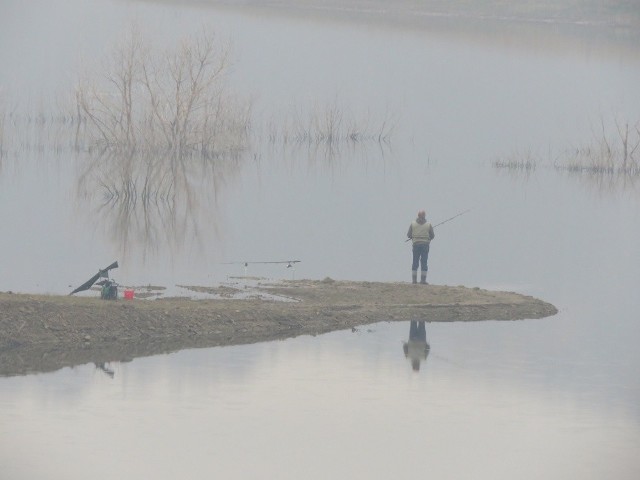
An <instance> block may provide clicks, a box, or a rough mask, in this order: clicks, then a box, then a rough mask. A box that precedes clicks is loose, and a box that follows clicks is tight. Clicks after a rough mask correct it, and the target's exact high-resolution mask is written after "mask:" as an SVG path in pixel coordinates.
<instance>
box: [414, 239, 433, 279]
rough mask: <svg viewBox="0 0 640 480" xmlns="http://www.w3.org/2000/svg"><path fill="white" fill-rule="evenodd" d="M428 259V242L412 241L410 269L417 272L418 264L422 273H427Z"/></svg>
mask: <svg viewBox="0 0 640 480" xmlns="http://www.w3.org/2000/svg"><path fill="white" fill-rule="evenodd" d="M428 259H429V244H428V243H414V244H413V263H412V265H411V271H412V272H415V273H418V266H420V270H421V271H422V273H427V270H428V269H429V267H428V266H427V260H428Z"/></svg>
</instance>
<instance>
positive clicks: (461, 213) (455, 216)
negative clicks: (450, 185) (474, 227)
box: [405, 208, 471, 242]
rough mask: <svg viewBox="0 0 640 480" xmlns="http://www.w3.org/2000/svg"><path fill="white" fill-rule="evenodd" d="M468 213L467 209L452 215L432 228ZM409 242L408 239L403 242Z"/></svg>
mask: <svg viewBox="0 0 640 480" xmlns="http://www.w3.org/2000/svg"><path fill="white" fill-rule="evenodd" d="M470 211H471V209H470V208H469V209H467V210H465V211H464V212H460V213H458V214H456V215H454V216H453V217H449V218H447V219H446V220H443V221H442V222H440V223H436V224H435V225H433V228H436V227H439V226H440V225H443V224H445V223H447V222H450V221H451V220H453V219H454V218H458V217H459V216H460V215H464V214H465V213H468V212H470ZM409 240H411V239H410V238H407V239H406V240H405V242H408V241H409Z"/></svg>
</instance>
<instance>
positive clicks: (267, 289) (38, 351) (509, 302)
mask: <svg viewBox="0 0 640 480" xmlns="http://www.w3.org/2000/svg"><path fill="white" fill-rule="evenodd" d="M198 288H200V290H201V291H205V290H207V288H206V287H198ZM257 288H258V289H259V290H260V292H261V293H267V294H268V295H275V296H279V297H280V298H285V299H289V300H292V301H276V300H265V299H264V297H259V296H256V298H243V299H236V298H226V299H216V300H192V299H189V298H165V299H157V300H141V299H133V300H122V299H119V300H116V301H107V300H100V299H99V298H88V297H76V296H40V295H25V294H12V293H0V376H9V375H22V374H26V373H33V372H46V371H53V370H57V369H59V368H62V367H66V366H73V365H79V364H85V363H90V362H94V363H97V364H100V363H104V362H111V361H128V360H131V359H133V358H135V357H141V356H149V355H154V354H161V353H167V352H172V351H177V350H180V349H185V348H199V347H213V346H223V345H239V344H247V343H255V342H262V341H269V340H280V339H286V338H290V337H295V336H298V335H318V334H321V333H326V332H330V331H334V330H342V329H351V328H354V327H358V326H361V325H366V324H371V323H375V322H381V321H407V320H426V321H428V322H450V321H479V320H521V319H535V318H542V317H547V316H550V315H554V314H555V313H557V310H556V308H555V307H554V306H553V305H551V304H549V303H546V302H543V301H541V300H538V299H535V298H533V297H529V296H524V295H520V294H517V293H512V292H498V291H488V290H482V289H478V288H465V287H450V286H440V285H427V286H424V285H411V284H408V283H372V282H347V281H334V280H331V279H325V280H323V281H310V280H297V281H289V282H283V283H278V284H264V285H260V286H259V287H257ZM194 290H197V289H196V288H194ZM212 290H213V289H212Z"/></svg>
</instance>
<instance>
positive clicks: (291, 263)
mask: <svg viewBox="0 0 640 480" xmlns="http://www.w3.org/2000/svg"><path fill="white" fill-rule="evenodd" d="M300 262H301V260H279V261H275V262H223V263H221V265H244V266H245V267H248V266H249V265H252V264H257V263H286V264H287V268H291V267H293V264H294V263H300Z"/></svg>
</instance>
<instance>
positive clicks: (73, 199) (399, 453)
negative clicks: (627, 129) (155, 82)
mask: <svg viewBox="0 0 640 480" xmlns="http://www.w3.org/2000/svg"><path fill="white" fill-rule="evenodd" d="M30 5H31V4H30ZM0 12H1V14H0V64H2V65H3V68H2V69H0V88H1V89H0V95H1V97H0V101H2V102H4V103H3V104H2V103H0V105H4V107H3V108H4V112H5V120H4V137H3V139H4V140H3V142H4V143H3V149H4V153H3V156H2V157H1V159H0V218H1V219H2V224H3V229H2V235H1V236H0V247H1V251H2V253H1V254H0V290H2V291H6V290H13V291H22V292H38V293H57V294H64V293H67V292H68V291H69V286H70V285H73V286H75V285H77V284H78V283H79V282H82V281H84V280H85V279H86V278H85V277H88V276H90V275H91V274H92V273H93V272H94V271H95V270H96V269H97V268H98V267H100V266H105V265H107V264H108V263H110V262H112V261H113V260H116V259H117V260H119V262H120V265H121V267H120V268H119V269H118V270H117V271H115V272H114V277H115V278H116V279H117V280H118V281H120V282H121V283H127V284H149V283H152V284H160V285H168V286H170V285H176V284H204V285H210V284H214V283H216V282H220V281H225V280H226V279H227V277H228V276H232V275H238V274H242V273H243V270H242V267H241V266H237V265H222V263H223V262H229V261H245V260H280V259H293V258H296V259H300V260H301V263H300V264H298V266H297V269H296V272H295V275H296V276H297V277H298V278H301V277H305V278H316V279H321V278H324V277H326V276H330V277H333V278H337V279H355V280H375V281H406V280H408V278H409V273H410V272H409V270H410V264H409V263H410V258H409V250H408V247H407V244H405V243H404V234H405V232H406V229H407V226H408V224H409V222H410V221H411V220H412V218H413V217H414V215H415V212H416V211H417V210H418V209H420V208H425V209H426V210H427V214H428V216H429V217H430V219H431V220H432V221H434V222H435V223H437V222H438V221H441V220H443V219H445V218H448V217H450V216H453V215H455V214H456V213H458V212H460V211H462V210H465V209H468V208H472V211H471V212H470V213H468V214H466V215H465V216H463V217H460V218H459V219H456V220H455V221H452V222H450V223H447V224H446V225H443V226H441V227H438V228H437V229H436V239H435V241H434V243H433V245H432V250H431V259H430V274H429V275H430V279H431V281H432V282H433V283H439V284H449V285H467V286H480V287H483V288H496V289H507V290H513V291H517V292H521V293H525V294H528V295H534V296H536V297H539V298H543V299H545V300H547V301H550V302H552V303H553V304H554V305H556V306H557V307H558V308H559V310H560V313H559V314H558V315H556V316H554V317H552V318H548V319H543V320H534V321H519V322H481V323H465V324H439V323H428V324H427V326H426V332H427V340H428V342H429V344H430V346H431V348H430V351H429V355H428V357H427V358H426V360H423V361H422V363H421V367H420V370H419V371H418V372H416V371H413V370H412V368H411V364H410V362H409V360H408V359H407V358H405V355H404V352H403V348H402V347H403V342H406V341H407V339H408V336H409V325H408V324H405V323H382V324H376V325H371V326H368V327H362V328H360V329H359V330H358V331H357V332H351V331H348V332H334V333H331V334H328V335H323V336H319V337H301V338H296V339H290V340H287V341H282V342H274V343H265V344H256V345H247V346H238V347H227V348H214V349H203V350H188V351H182V352H177V353H174V354H170V355H159V356H155V357H149V358H140V359H135V360H133V361H130V362H126V363H123V362H118V361H117V360H119V359H114V361H113V362H112V363H110V364H107V365H104V366H102V367H104V369H101V368H98V366H96V365H84V366H77V367H75V368H67V369H63V370H61V371H58V372H54V373H50V374H36V375H30V376H26V377H12V378H3V379H0V472H1V474H0V478H2V479H4V478H7V479H9V480H17V479H31V478H41V479H47V480H48V479H65V480H67V479H84V478H87V477H92V478H96V479H111V478H122V479H134V478H152V477H153V478H167V479H169V478H176V477H177V476H184V477H187V478H194V479H195V478H211V477H214V476H217V477H230V478H259V477H260V478H265V477H268V478H283V479H285V478H299V477H305V478H328V477H334V478H362V477H369V478H380V479H382V478H389V477H391V476H397V475H402V476H407V475H415V474H416V472H427V473H428V474H431V475H433V476H434V477H436V478H455V479H459V478H486V479H496V478H500V479H511V478H531V479H534V478H535V479H539V478H548V479H565V478H584V479H590V478H592V479H600V478H605V477H606V478H616V479H635V478H638V477H639V476H640V460H638V457H637V452H638V450H639V449H640V408H639V407H638V405H640V376H639V375H638V371H640V353H638V349H637V344H638V340H639V339H640V323H639V322H638V320H637V318H638V312H639V311H640V300H639V299H638V296H637V294H636V290H637V286H638V285H640V269H639V268H638V266H639V265H640V254H638V249H637V241H636V239H637V238H638V235H640V206H639V205H640V203H639V199H640V192H638V187H637V186H634V185H629V184H628V183H627V184H626V185H622V184H620V183H617V184H614V185H613V186H612V187H611V186H609V187H607V186H603V185H598V184H597V182H594V181H593V179H589V178H575V177H571V176H567V175H562V174H560V173H558V172H556V171H554V169H553V168H552V167H551V166H550V165H551V163H552V161H553V159H554V158H555V157H556V156H557V155H560V154H562V153H563V152H565V151H567V150H568V149H571V148H577V147H578V146H581V145H584V144H585V143H588V142H589V141H590V140H591V139H592V138H593V135H594V133H593V132H594V131H598V129H599V128H600V121H601V119H605V121H606V123H607V125H608V128H611V127H613V128H615V127H614V125H613V123H612V119H614V118H618V119H622V120H627V121H629V122H631V123H634V122H636V121H638V120H639V118H638V112H640V91H639V90H638V89H637V85H638V84H639V83H640V57H638V56H637V55H635V56H634V55H632V54H630V53H629V52H628V51H622V50H616V49H615V46H610V45H608V46H605V45H595V46H594V44H592V43H591V44H589V45H584V46H580V45H579V44H575V43H574V44H572V45H571V47H570V48H569V47H567V46H566V45H565V44H564V43H563V42H562V41H561V40H559V39H558V40H557V45H555V47H556V48H551V47H550V45H549V44H550V43H551V44H552V45H554V44H553V41H549V40H548V41H545V42H544V43H543V42H539V43H538V42H535V41H531V42H528V43H527V42H524V41H522V40H521V39H520V40H519V39H518V38H513V39H512V40H509V39H508V38H505V42H504V43H501V42H496V41H495V38H492V39H488V38H485V37H483V36H481V35H475V36H474V35H472V34H469V35H464V36H460V37H455V36H441V35H430V34H429V33H428V32H409V31H399V30H394V29H379V28H374V27H367V26H366V25H364V26H363V25H359V26H347V25H344V24H333V23H330V22H313V21H301V20H297V21H294V20H288V19H280V18H275V17H274V18H256V17H252V16H250V15H234V14H230V13H221V12H218V11H215V10H210V9H204V8H203V9H189V8H179V9H178V8H172V7H160V6H156V5H154V4H130V3H129V2H108V1H97V0H94V1H84V2H80V1H78V2H75V1H69V2H65V3H64V4H63V5H58V6H56V7H52V6H51V5H49V2H35V4H34V5H31V6H29V8H27V7H26V6H25V5H24V4H23V2H18V1H7V2H3V5H2V7H0ZM132 20H135V21H137V22H138V24H139V25H140V26H141V27H140V28H143V29H145V31H146V32H147V34H148V35H149V36H150V37H152V38H157V39H159V40H158V41H162V42H168V43H170V42H171V41H172V39H174V38H179V37H180V36H181V35H183V34H184V33H185V32H189V31H193V30H194V29H196V28H199V27H201V26H202V25H203V24H204V25H205V26H206V27H212V28H214V29H216V31H218V32H220V35H221V36H223V37H225V38H228V39H230V41H231V43H232V45H233V52H234V58H235V62H234V66H233V69H232V72H231V79H232V85H233V88H234V89H235V90H236V91H237V92H239V93H240V94H244V95H247V96H251V97H252V98H253V99H254V100H253V101H254V114H255V117H256V120H255V124H256V125H257V126H256V129H257V130H259V129H260V128H261V127H260V125H264V124H265V123H268V122H269V119H275V120H274V121H276V122H279V121H281V119H282V118H285V117H287V115H288V112H290V111H291V110H294V111H295V110H297V111H301V112H303V113H302V114H301V115H303V116H304V115H305V112H307V111H309V110H313V109H314V108H317V107H318V106H320V108H322V107H323V106H325V105H331V104H335V105H339V106H340V107H341V108H344V111H345V112H349V114H352V115H353V116H354V118H370V119H371V123H372V124H376V122H378V121H379V120H380V119H385V118H386V119H392V121H393V122H394V125H395V129H394V132H393V134H392V138H391V141H390V143H389V144H382V145H379V144H378V143H377V142H362V143H360V144H357V145H351V144H344V145H338V146H337V147H335V146H334V147H335V148H334V149H328V148H327V147H326V145H319V146H317V148H315V146H314V148H308V147H307V146H306V145H297V146H287V147H284V146H282V145H274V144H268V142H265V141H264V138H262V139H261V138H260V137H259V136H258V138H256V139H255V140H254V143H253V144H252V146H251V148H250V149H249V151H248V152H247V154H246V155H244V156H242V157H241V158H238V159H236V160H235V161H233V162H228V163H226V164H224V165H223V166H222V167H221V168H218V169H216V170H215V171H213V170H205V169H198V168H195V167H194V171H193V172H192V173H193V177H192V183H191V185H190V191H189V192H188V193H190V194H192V195H193V196H192V198H195V199H196V202H194V203H192V204H190V206H189V208H188V209H187V208H183V207H184V206H180V205H179V208H178V209H177V210H176V211H172V212H167V211H163V210H158V211H156V212H152V213H149V212H147V216H146V217H144V216H142V217H141V216H140V215H141V213H140V212H137V211H136V212H133V213H131V212H129V214H128V215H123V212H122V210H119V209H118V208H117V206H116V207H111V208H105V207H104V192H103V191H102V190H101V187H100V184H99V182H98V180H99V178H101V177H100V176H99V175H97V174H96V173H95V172H93V171H90V174H89V175H85V176H83V175H81V173H82V172H86V171H87V169H86V162H85V160H86V159H85V160H83V159H82V158H77V157H76V156H75V155H74V154H72V153H69V152H68V151H67V150H65V149H64V148H61V149H59V150H57V151H56V150H54V149H52V148H50V145H51V144H52V143H53V144H56V142H57V141H58V142H59V138H61V137H60V136H58V135H57V134H56V133H55V131H54V132H53V133H52V131H51V129H44V130H43V129H39V128H36V127H33V126H31V127H25V126H24V125H28V124H27V123H24V122H23V123H21V125H22V126H21V127H20V128H17V127H16V128H14V127H13V126H12V123H11V121H9V120H8V116H7V114H6V112H8V111H16V112H24V111H30V109H35V110H36V111H37V109H38V108H40V107H39V106H38V105H39V104H40V103H42V104H43V105H44V104H47V106H46V108H50V107H49V104H52V103H53V104H55V103H56V101H58V100H59V99H60V97H61V95H63V94H64V93H65V92H68V91H69V89H70V88H71V87H72V85H73V81H74V78H75V77H76V75H77V72H78V71H79V69H80V65H82V64H84V63H90V59H92V58H98V57H100V56H101V55H103V54H104V53H105V52H106V51H108V47H109V45H111V44H112V42H113V41H115V39H116V38H117V37H118V36H119V35H120V34H121V32H122V31H123V30H126V28H128V25H130V22H131V21H132ZM60 92H62V93H60ZM43 108H44V107H43ZM22 121H23V120H21V122H22ZM47 146H49V147H47ZM41 147H42V148H41ZM513 152H532V153H533V154H534V155H536V156H537V157H538V158H540V159H541V160H540V161H539V165H538V168H537V169H536V171H535V172H533V173H532V174H531V175H530V176H523V175H513V174H508V173H506V172H500V171H496V170H495V169H494V168H492V166H491V162H492V160H494V159H496V158H500V157H504V156H508V155H510V154H512V153H513ZM172 215H173V217H172ZM176 219H177V220H180V222H177V223H171V222H170V221H169V222H168V221H167V220H176ZM181 222H182V223H181ZM168 225H181V227H180V228H170V227H168ZM249 273H250V274H255V275H263V276H266V277H269V278H276V279H277V278H290V277H291V272H290V271H289V270H286V269H285V268H284V267H282V268H280V267H279V266H272V265H271V266H264V265H252V266H250V268H249Z"/></svg>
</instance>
